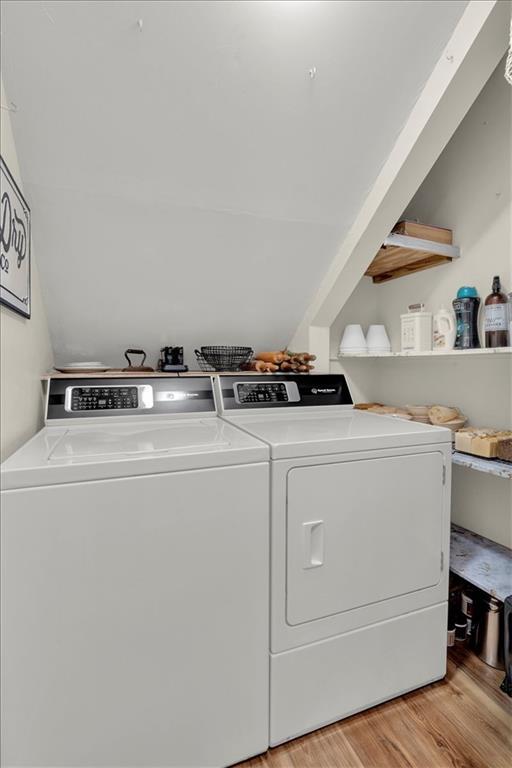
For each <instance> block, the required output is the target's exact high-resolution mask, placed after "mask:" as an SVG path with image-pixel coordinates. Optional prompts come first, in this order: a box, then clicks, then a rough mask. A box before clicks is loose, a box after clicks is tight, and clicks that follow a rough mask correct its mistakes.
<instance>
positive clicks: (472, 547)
mask: <svg viewBox="0 0 512 768" xmlns="http://www.w3.org/2000/svg"><path fill="white" fill-rule="evenodd" d="M450 570H451V571H453V573H456V574H457V576H460V577H461V578H463V579H465V581H468V582H469V583H470V584H473V585H474V586H475V587H478V589H481V590H482V591H483V592H486V593H487V594H488V595H492V596H493V597H497V598H498V600H504V599H505V598H506V597H508V595H510V594H512V550H510V549H508V547H504V546H502V545H501V544H497V543H496V542H494V541H490V540H489V539H486V538H484V537H483V536H479V535H478V534H477V533H473V532H472V531H468V530H466V528H461V527H460V526H459V525H452V534H451V543H450Z"/></svg>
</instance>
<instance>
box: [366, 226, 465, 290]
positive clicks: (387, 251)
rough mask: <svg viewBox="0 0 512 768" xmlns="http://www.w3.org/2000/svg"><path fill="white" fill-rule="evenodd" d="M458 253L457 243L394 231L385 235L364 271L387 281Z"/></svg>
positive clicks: (377, 279)
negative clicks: (380, 245) (400, 233)
mask: <svg viewBox="0 0 512 768" xmlns="http://www.w3.org/2000/svg"><path fill="white" fill-rule="evenodd" d="M459 257H460V249H459V248H458V247H457V246H456V245H448V244H447V243H438V242H435V241H434V240H422V239H421V238H419V237H410V236H407V235H399V234H396V233H394V232H393V233H391V234H390V235H388V237H386V239H385V240H384V243H383V244H382V247H381V249H380V250H379V252H378V253H377V255H376V256H375V258H374V260H373V261H372V263H371V264H370V266H369V267H368V269H367V270H366V272H365V274H366V275H368V276H369V277H371V278H372V280H373V282H374V283H384V282H386V281H387V280H394V279H395V278H397V277H404V276H405V275H410V274H412V273H413V272H419V271H421V270H423V269H430V268H431V267H437V266H439V265H440V264H447V263H449V262H451V261H452V260H453V259H458V258H459Z"/></svg>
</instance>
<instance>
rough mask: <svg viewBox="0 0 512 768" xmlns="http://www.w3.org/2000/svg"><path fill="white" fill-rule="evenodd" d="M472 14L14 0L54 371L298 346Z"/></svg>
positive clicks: (19, 119) (14, 36)
mask: <svg viewBox="0 0 512 768" xmlns="http://www.w3.org/2000/svg"><path fill="white" fill-rule="evenodd" d="M466 4H467V3H466V0H447V1H446V2H443V3H439V2H437V1H436V0H403V1H401V2H396V0H388V1H387V2H382V0H366V1H365V2H330V1H329V0H325V1H322V0H311V1H310V2H286V1H285V2H280V1H279V0H276V1H274V0H272V1H270V2H260V0H256V1H252V0H244V1H243V2H224V1H221V2H215V1H213V0H212V1H211V2H192V1H190V2H170V1H166V2H163V1H162V2H154V1H150V0H147V1H146V2H127V1H126V0H118V1H116V2H101V3H100V2H95V3H91V2H80V0H72V1H70V2H52V1H51V0H48V1H47V2H46V3H44V4H42V3H40V2H30V1H28V0H27V1H25V2H8V1H7V0H6V1H4V2H2V4H1V9H2V35H3V39H2V42H3V44H2V56H3V65H4V72H5V75H4V77H5V80H6V84H7V86H9V89H10V93H11V98H13V99H14V100H15V101H16V103H17V104H18V105H19V107H20V109H19V111H18V112H17V113H16V116H15V121H16V122H15V125H16V136H17V140H18V149H19V152H20V157H21V160H22V170H23V172H24V173H23V175H24V181H25V185H26V189H27V191H28V193H29V195H30V197H31V199H32V201H33V207H34V210H36V211H37V217H34V219H35V221H34V236H35V237H36V239H37V245H38V253H39V254H40V258H41V261H43V260H44V265H45V270H44V274H42V282H43V289H44V295H45V300H46V304H47V308H48V316H49V322H50V327H51V333H52V340H53V343H54V348H55V353H56V358H57V359H58V360H59V362H65V361H67V360H70V359H75V360H76V359H82V360H83V359H88V360H91V359H103V360H104V361H105V362H106V363H110V364H112V365H119V364H123V363H124V360H123V356H122V352H123V350H124V349H125V348H126V347H128V346H139V345H140V346H143V347H145V348H146V349H147V350H148V351H149V352H150V353H151V361H152V362H153V363H154V361H155V357H156V353H157V351H158V348H159V346H161V345H162V344H164V343H166V344H171V343H172V344H184V345H185V346H186V348H187V352H188V356H189V360H190V359H191V358H192V359H193V353H192V350H193V348H194V346H199V345H201V344H211V343H218V344H223V343H227V344H233V343H239V344H250V345H252V346H254V347H261V346H263V347H266V346H270V347H272V348H276V347H279V346H284V345H285V344H287V343H288V341H289V339H290V338H291V336H292V333H293V331H294V329H295V328H296V327H297V325H298V323H299V320H300V318H301V317H302V315H303V313H304V310H305V307H306V306H307V305H308V304H309V303H310V301H311V299H312V296H313V294H314V292H315V289H316V287H317V286H318V284H319V282H320V280H321V278H322V276H323V274H324V272H325V270H326V269H327V267H328V265H329V264H330V262H331V260H332V257H333V255H334V253H335V252H336V249H337V247H338V245H339V243H340V241H341V240H342V239H343V237H344V233H346V231H347V230H348V228H349V227H350V225H351V224H352V221H353V219H354V217H355V215H356V213H357V211H358V210H359V208H360V206H361V203H362V200H363V199H364V197H365V195H366V194H367V190H368V189H369V188H371V186H372V185H373V183H374V181H375V178H376V177H377V174H378V172H379V170H380V168H381V166H382V164H383V162H384V160H385V159H386V157H387V156H388V155H389V152H390V150H391V148H392V147H393V145H394V144H395V141H396V138H397V135H398V134H399V132H400V130H401V128H402V126H403V125H404V122H405V121H406V119H407V117H408V115H409V114H410V111H411V109H412V107H413V105H414V103H415V102H416V100H417V98H418V95H419V93H420V92H421V90H422V88H423V86H424V83H425V81H426V80H427V79H428V77H429V75H430V73H431V71H432V69H433V67H434V65H435V63H436V62H437V60H438V58H439V56H440V54H441V52H442V50H443V48H444V46H445V45H446V43H447V41H448V40H449V38H450V36H451V33H452V31H453V29H454V28H455V26H456V25H457V23H458V21H459V19H460V17H461V16H462V14H463V12H464V9H465V7H466ZM139 18H142V21H143V27H142V31H141V30H140V28H139V26H138V25H137V19H139ZM418 29H421V37H422V44H421V45H420V46H418V44H417V30H418ZM390 39H393V44H392V45H389V40H390ZM34 62H43V63H44V65H42V66H34ZM63 62H65V66H63ZM312 67H315V68H316V76H315V77H314V78H312V77H310V74H309V70H310V69H311V68H312ZM397 84H399V85H397Z"/></svg>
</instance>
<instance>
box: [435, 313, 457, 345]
mask: <svg viewBox="0 0 512 768" xmlns="http://www.w3.org/2000/svg"><path fill="white" fill-rule="evenodd" d="M456 332H457V329H456V326H455V316H454V314H453V312H450V311H449V310H448V309H445V308H444V307H441V309H440V310H439V311H438V312H436V314H435V315H434V350H435V351H437V352H449V351H450V350H451V349H453V345H454V344H455V335H456Z"/></svg>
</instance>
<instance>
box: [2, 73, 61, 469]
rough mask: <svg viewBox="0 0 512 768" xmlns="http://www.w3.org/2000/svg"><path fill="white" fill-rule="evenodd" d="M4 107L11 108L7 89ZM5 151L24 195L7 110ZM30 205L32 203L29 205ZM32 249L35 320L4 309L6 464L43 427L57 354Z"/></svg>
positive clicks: (3, 351) (3, 92)
mask: <svg viewBox="0 0 512 768" xmlns="http://www.w3.org/2000/svg"><path fill="white" fill-rule="evenodd" d="M1 99H2V104H3V105H7V104H8V103H9V102H8V101H7V96H6V93H5V91H4V85H3V82H2V86H1ZM0 124H1V140H0V144H1V151H2V157H3V158H4V160H5V162H6V164H7V166H8V168H9V170H10V171H11V173H12V175H13V176H14V178H15V179H16V182H17V184H18V186H19V187H20V189H21V190H22V191H23V185H22V184H21V181H20V172H19V165H18V157H17V154H16V146H15V143H14V137H13V134H12V127H11V119H10V112H8V111H7V110H4V109H2V114H1V123H0ZM28 203H29V205H30V200H28ZM35 250H36V249H35V248H34V246H33V245H32V295H31V300H32V301H31V303H32V316H31V318H30V320H27V319H26V318H24V317H22V316H21V315H18V314H16V313H15V312H13V311H12V310H10V309H8V308H7V307H4V306H1V307H0V313H1V315H0V326H1V389H2V393H1V394H2V397H1V414H0V418H1V421H0V437H1V459H2V460H3V459H5V458H7V456H8V455H9V454H10V453H12V452H13V451H14V450H16V448H18V447H19V446H20V445H21V443H23V442H24V441H25V440H27V439H28V438H29V437H31V436H32V435H33V434H34V432H36V430H37V429H39V427H40V426H41V425H42V417H43V412H42V402H43V401H42V390H41V380H40V377H41V374H42V373H44V372H45V371H47V370H48V368H49V367H50V366H51V364H52V350H51V346H50V337H49V334H48V325H47V322H46V315H45V311H44V308H43V303H42V299H41V289H40V286H39V275H38V269H37V263H36V261H35V258H34V257H35Z"/></svg>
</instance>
